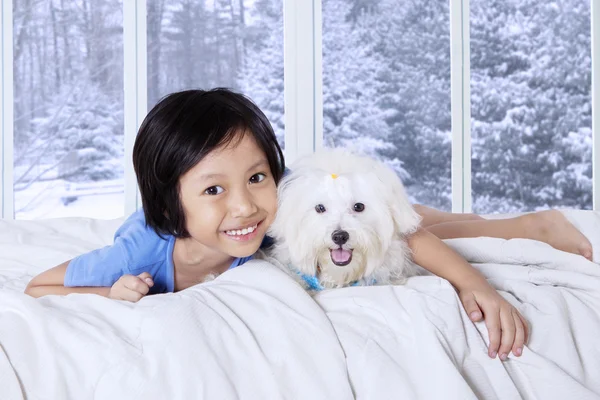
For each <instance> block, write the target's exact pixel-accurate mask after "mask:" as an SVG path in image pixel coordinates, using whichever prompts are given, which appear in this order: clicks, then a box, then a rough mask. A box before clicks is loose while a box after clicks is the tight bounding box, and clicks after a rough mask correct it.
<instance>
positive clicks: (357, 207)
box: [354, 203, 365, 212]
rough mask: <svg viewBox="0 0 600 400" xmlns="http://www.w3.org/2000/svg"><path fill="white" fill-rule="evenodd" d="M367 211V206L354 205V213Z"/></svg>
mask: <svg viewBox="0 0 600 400" xmlns="http://www.w3.org/2000/svg"><path fill="white" fill-rule="evenodd" d="M364 210H365V205H364V204H363V203H356V204H354V211H356V212H363V211H364Z"/></svg>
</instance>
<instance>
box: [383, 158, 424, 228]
mask: <svg viewBox="0 0 600 400" xmlns="http://www.w3.org/2000/svg"><path fill="white" fill-rule="evenodd" d="M376 164H377V165H376V167H375V173H376V174H377V177H378V178H379V180H380V181H381V182H382V183H383V185H384V186H385V190H384V191H383V193H384V196H386V199H385V200H386V203H387V205H388V207H389V209H390V212H391V214H392V218H393V219H394V224H395V225H396V231H397V232H398V233H399V234H401V235H410V234H411V233H414V232H416V230H417V229H418V228H419V225H420V223H421V216H420V215H419V214H418V213H417V212H416V211H415V210H414V208H413V206H412V204H411V203H410V201H409V199H408V196H407V195H406V191H405V189H404V185H403V184H402V181H401V180H400V178H399V177H398V175H396V172H394V170H392V169H391V168H390V167H388V166H387V165H385V164H383V163H381V162H377V161H376Z"/></svg>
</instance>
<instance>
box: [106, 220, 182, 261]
mask: <svg viewBox="0 0 600 400" xmlns="http://www.w3.org/2000/svg"><path fill="white" fill-rule="evenodd" d="M173 239H174V238H173V236H171V235H159V234H158V233H156V231H155V230H154V229H152V228H151V227H150V226H148V225H147V224H146V218H145V217H144V210H142V209H140V210H138V211H136V212H134V213H133V214H131V215H130V216H129V217H128V218H127V219H126V220H125V222H123V224H122V225H121V226H120V227H119V229H117V231H116V232H115V237H114V240H115V243H116V242H121V243H123V244H124V245H126V246H127V248H129V249H130V250H136V251H139V252H141V253H148V252H152V253H153V252H155V251H156V250H158V249H159V248H162V247H163V246H166V245H167V243H168V242H170V241H171V240H173Z"/></svg>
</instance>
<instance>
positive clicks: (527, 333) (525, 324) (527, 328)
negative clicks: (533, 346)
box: [515, 310, 529, 344]
mask: <svg viewBox="0 0 600 400" xmlns="http://www.w3.org/2000/svg"><path fill="white" fill-rule="evenodd" d="M515 312H516V313H517V317H519V319H520V320H521V323H523V330H524V331H525V332H524V335H525V338H524V340H523V344H527V342H529V325H528V324H527V320H526V319H525V317H523V316H522V315H521V313H520V312H519V311H517V310H515Z"/></svg>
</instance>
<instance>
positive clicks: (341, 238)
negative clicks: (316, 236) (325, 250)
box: [331, 230, 350, 246]
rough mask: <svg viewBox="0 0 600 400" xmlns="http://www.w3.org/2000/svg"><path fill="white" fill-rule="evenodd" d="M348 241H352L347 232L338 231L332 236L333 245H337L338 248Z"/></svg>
mask: <svg viewBox="0 0 600 400" xmlns="http://www.w3.org/2000/svg"><path fill="white" fill-rule="evenodd" d="M348 239H350V235H349V234H348V232H346V231H342V230H337V231H334V232H333V233H332V234H331V240H333V243H335V244H337V245H338V246H341V245H343V244H344V243H346V242H347V241H348Z"/></svg>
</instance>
